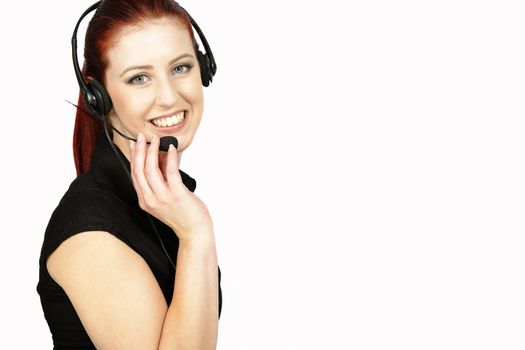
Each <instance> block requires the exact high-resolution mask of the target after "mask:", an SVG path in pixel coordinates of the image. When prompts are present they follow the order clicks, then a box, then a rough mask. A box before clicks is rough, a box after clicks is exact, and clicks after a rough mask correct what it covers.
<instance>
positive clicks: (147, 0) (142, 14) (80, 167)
mask: <svg viewBox="0 0 525 350" xmlns="http://www.w3.org/2000/svg"><path fill="white" fill-rule="evenodd" d="M162 17H174V18H176V19H178V20H179V21H180V22H181V23H182V24H183V25H184V27H185V28H186V29H187V30H188V32H189V33H190V37H191V39H192V41H193V47H194V49H195V52H197V42H196V40H195V37H194V36H193V29H192V26H191V22H190V19H189V17H188V15H187V14H186V12H185V11H184V9H183V8H182V7H181V6H180V5H179V4H178V3H177V2H176V1H174V0H104V1H102V2H101V3H100V5H99V6H98V8H97V10H96V12H95V14H94V15H93V18H92V19H91V21H90V22H89V25H88V27H87V30H86V39H85V44H84V67H83V69H82V74H83V76H84V77H85V78H86V77H90V78H92V79H95V80H97V81H99V82H100V83H102V84H104V83H105V79H104V71H105V70H106V68H107V66H108V61H107V56H106V53H107V52H108V49H109V48H110V46H111V45H112V44H113V43H114V40H115V39H116V38H117V34H118V32H119V31H120V30H121V29H123V28H124V27H127V26H133V25H138V24H141V23H145V22H147V21H149V20H152V19H156V18H162ZM86 83H87V81H86ZM78 107H79V108H78V109H77V113H76V118H75V129H74V133H73V156H74V159H75V167H76V169H77V175H80V174H82V173H84V172H86V171H88V170H89V169H90V167H91V157H92V156H93V152H94V150H95V145H96V142H97V140H98V138H99V137H100V136H101V135H102V134H103V133H104V127H103V125H102V123H101V122H100V121H99V120H98V117H96V116H91V115H89V113H88V112H87V108H86V106H85V105H84V99H83V93H82V91H80V93H79V96H78Z"/></svg>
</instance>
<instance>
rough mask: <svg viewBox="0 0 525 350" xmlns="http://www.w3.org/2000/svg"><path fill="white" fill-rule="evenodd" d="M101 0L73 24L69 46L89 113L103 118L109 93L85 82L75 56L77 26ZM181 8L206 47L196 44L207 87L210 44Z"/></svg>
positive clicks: (213, 66) (212, 71) (213, 67)
mask: <svg viewBox="0 0 525 350" xmlns="http://www.w3.org/2000/svg"><path fill="white" fill-rule="evenodd" d="M102 1H103V0H100V1H97V2H96V3H94V4H93V5H91V6H90V7H89V8H88V9H87V10H86V11H84V13H83V14H82V16H80V18H79V20H78V21H77V24H76V26H75V30H74V31H73V36H72V37H71V47H72V49H73V68H74V69H75V75H76V77H77V81H78V85H79V86H80V90H82V92H83V95H84V104H85V106H86V108H87V109H88V110H89V111H90V112H91V113H93V114H95V115H97V116H99V117H101V118H102V119H104V118H105V116H106V115H107V114H108V113H109V111H111V106H112V103H111V98H110V97H109V94H108V93H107V91H106V89H105V88H104V86H103V85H102V84H101V83H100V82H98V81H97V80H95V79H90V80H89V81H88V82H87V84H86V83H85V79H84V77H83V76H82V70H81V69H80V65H79V64H78V56H77V31H78V27H79V26H80V23H81V22H82V20H83V19H84V17H86V16H87V15H88V14H89V13H90V12H92V11H93V10H95V9H97V8H98V7H99V5H100V3H101V2H102ZM179 6H180V5H179ZM181 8H182V9H183V10H184V12H186V14H187V15H188V17H189V19H190V22H191V25H192V26H193V28H195V30H196V31H197V34H198V35H199V38H200V40H201V42H202V44H203V45H204V48H205V49H206V53H202V51H200V50H199V47H198V46H199V44H197V60H198V61H199V67H200V72H201V81H202V85H204V86H206V87H207V86H209V85H210V83H211V82H212V81H213V76H214V75H215V72H216V71H217V64H216V63H215V59H214V58H213V53H212V51H211V48H210V45H208V41H207V40H206V37H205V36H204V34H203V33H202V30H201V29H200V28H199V26H198V24H197V22H195V21H194V20H193V18H192V17H191V16H190V14H189V13H188V11H186V10H185V9H184V8H183V7H182V6H181Z"/></svg>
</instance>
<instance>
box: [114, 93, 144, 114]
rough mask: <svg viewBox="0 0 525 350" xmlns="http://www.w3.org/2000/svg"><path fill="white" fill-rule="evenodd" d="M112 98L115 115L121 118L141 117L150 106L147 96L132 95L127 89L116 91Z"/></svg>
mask: <svg viewBox="0 0 525 350" xmlns="http://www.w3.org/2000/svg"><path fill="white" fill-rule="evenodd" d="M110 96H111V100H112V102H113V108H114V110H115V113H116V114H117V115H119V116H130V117H133V116H137V115H141V114H142V113H143V112H144V110H145V109H146V107H147V105H148V104H147V103H146V97H145V96H141V95H140V94H136V93H135V94H132V93H131V92H129V91H127V90H126V89H120V90H119V89H115V90H114V91H112V93H111V95H110Z"/></svg>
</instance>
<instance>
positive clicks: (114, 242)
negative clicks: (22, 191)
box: [37, 0, 222, 350]
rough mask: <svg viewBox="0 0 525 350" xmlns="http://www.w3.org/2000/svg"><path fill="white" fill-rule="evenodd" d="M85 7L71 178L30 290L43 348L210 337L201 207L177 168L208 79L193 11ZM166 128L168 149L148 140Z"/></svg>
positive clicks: (212, 297) (205, 221)
mask: <svg viewBox="0 0 525 350" xmlns="http://www.w3.org/2000/svg"><path fill="white" fill-rule="evenodd" d="M92 7H93V8H96V7H98V8H97V11H96V13H95V14H94V16H93V18H92V20H91V21H90V23H89V26H88V28H87V32H86V41H85V49H84V50H85V51H84V57H85V60H84V68H83V75H80V73H79V72H77V75H78V76H80V77H81V80H84V81H81V82H80V84H81V93H80V96H79V107H80V108H79V109H78V111H77V115H76V122H75V133H74V155H75V164H76V168H77V173H78V177H77V178H76V179H75V180H74V181H73V182H72V184H71V186H70V187H69V189H68V191H67V192H66V194H65V195H64V197H63V198H62V200H61V201H60V203H59V205H58V207H57V208H56V209H55V211H54V212H53V215H52V217H51V219H50V221H49V224H48V227H47V229H46V233H45V238H44V242H43V246H42V252H41V256H40V278H39V283H38V286H37V290H38V293H39V294H40V298H41V303H42V307H43V310H44V315H45V317H46V320H47V322H48V324H49V327H50V330H51V332H52V335H53V342H54V346H55V348H56V349H73V348H74V349H78V348H82V349H89V348H97V349H141V350H144V349H215V347H216V342H217V331H218V318H219V316H220V311H221V307H222V297H221V291H220V270H219V269H218V265H217V254H216V249H215V239H214V232H213V224H212V219H211V217H210V214H209V212H208V210H207V208H206V205H205V204H204V203H203V202H202V201H201V200H200V199H199V198H198V197H197V196H195V195H194V194H193V191H194V189H195V180H193V179H192V178H191V177H190V176H189V175H187V174H186V173H184V172H183V171H181V170H179V164H180V157H181V155H182V153H183V151H184V150H185V149H186V148H188V147H189V145H190V144H191V142H192V139H193V137H194V135H195V132H196V131H197V128H198V126H199V124H200V120H201V116H202V113H203V89H202V85H205V86H207V84H208V83H209V82H208V81H205V80H206V79H205V78H203V77H202V76H201V74H204V73H205V72H203V67H202V62H203V61H202V57H200V56H202V53H201V52H200V51H198V46H197V43H196V40H195V38H194V37H193V32H192V27H191V22H190V18H189V16H188V15H187V14H186V12H185V11H184V9H182V8H181V7H180V6H179V5H178V4H177V3H176V2H174V1H173V0H149V1H146V0H143V1H137V0H133V1H131V0H128V1H125V0H104V1H102V2H100V4H98V3H97V4H95V5H93V6H92ZM89 11H90V10H89ZM87 12H88V11H86V13H85V14H87ZM85 14H84V15H85ZM84 15H83V16H84ZM81 19H82V17H81ZM79 22H80V21H79ZM77 28H78V24H77ZM75 32H76V29H75ZM206 45H207V44H206ZM74 48H75V49H76V47H75V45H74ZM207 49H208V47H207ZM199 54H200V55H199ZM212 58H213V56H212ZM213 73H214V72H213ZM213 73H212V74H213ZM208 78H209V79H210V80H211V76H210V77H208ZM97 82H100V83H97ZM85 84H87V87H88V88H86V85H85ZM93 89H95V90H96V93H95V95H96V96H95V97H96V98H98V99H99V101H98V105H97V103H94V104H93V105H91V102H92V101H91V96H88V95H89V93H91V92H93ZM97 89H98V90H97ZM100 91H102V93H103V94H104V93H107V96H102V98H101V96H100ZM101 100H102V102H101ZM101 103H102V106H101ZM86 109H87V110H89V111H91V115H88V114H87V113H86V112H84V111H85V110H86ZM97 118H98V119H97ZM101 120H103V121H104V122H103V123H101ZM108 124H109V125H110V127H111V128H112V129H113V130H115V131H116V132H115V133H110V132H108V128H107V125H108ZM110 130H111V129H110ZM106 136H107V137H106ZM168 136H172V137H176V138H177V140H178V148H177V149H176V148H175V147H174V146H173V145H170V147H169V149H168V150H167V151H166V152H164V151H159V138H162V137H168ZM130 139H132V140H133V139H136V142H135V141H129V140H130ZM128 170H129V171H130V172H129V173H127V171H128ZM175 262H176V263H175Z"/></svg>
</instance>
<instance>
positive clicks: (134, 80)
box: [128, 74, 148, 85]
mask: <svg viewBox="0 0 525 350" xmlns="http://www.w3.org/2000/svg"><path fill="white" fill-rule="evenodd" d="M147 78H148V77H147V76H145V75H144V74H139V75H135V76H133V77H131V79H129V80H128V84H136V85H141V84H144V83H145V82H146V81H147Z"/></svg>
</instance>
